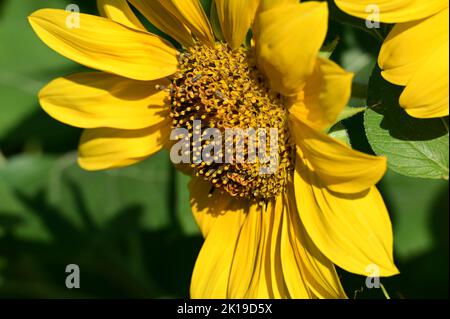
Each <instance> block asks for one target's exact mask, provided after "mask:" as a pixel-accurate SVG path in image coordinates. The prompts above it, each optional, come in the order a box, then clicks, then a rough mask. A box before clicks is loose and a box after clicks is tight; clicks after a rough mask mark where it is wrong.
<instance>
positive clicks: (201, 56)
mask: <svg viewBox="0 0 450 319" xmlns="http://www.w3.org/2000/svg"><path fill="white" fill-rule="evenodd" d="M179 61H180V71H179V72H178V74H176V75H175V77H174V78H173V80H172V84H171V85H170V87H169V88H168V89H169V90H170V104H171V113H170V115H171V117H172V119H173V123H172V126H173V127H174V128H183V129H187V130H188V131H189V136H188V137H186V138H187V140H189V142H190V143H191V159H192V164H191V166H192V168H193V169H194V170H195V172H196V174H197V176H203V177H204V178H205V179H206V180H208V181H210V182H211V184H212V185H213V186H214V187H215V188H218V189H221V190H224V191H226V192H227V193H229V194H230V195H232V196H239V197H245V198H250V199H253V200H256V201H259V202H261V203H262V202H266V201H267V200H270V199H272V198H274V197H276V196H277V194H279V193H280V192H281V191H283V189H284V188H285V186H286V183H287V176H288V175H289V172H290V171H291V170H292V169H293V167H292V166H293V165H292V154H291V153H292V151H293V147H292V146H291V142H290V136H289V131H288V126H287V119H288V114H287V110H286V108H285V106H284V101H283V98H282V97H281V96H280V95H279V94H277V93H275V92H273V91H271V90H270V89H269V88H268V87H267V85H266V82H265V81H264V78H263V76H262V75H261V73H260V72H259V71H258V69H257V67H256V62H255V59H254V56H253V54H252V52H251V51H249V50H246V49H244V48H240V49H238V50H230V49H229V48H228V47H227V46H226V45H224V44H220V43H218V44H216V46H215V47H208V46H194V47H191V48H190V49H188V50H187V51H186V52H185V53H182V54H180V57H179ZM198 120H200V121H201V128H202V130H204V129H206V128H216V129H219V130H220V131H221V132H225V131H226V129H234V128H239V129H241V130H247V129H254V130H258V129H263V130H267V131H268V130H270V129H276V130H277V140H278V145H277V150H276V155H277V157H276V159H277V160H276V163H272V162H271V165H273V164H275V167H273V168H274V170H273V172H272V173H270V174H262V173H261V167H262V165H263V164H264V165H267V163H262V162H261V161H260V158H259V157H256V161H250V160H249V159H250V158H253V159H254V158H255V154H254V149H255V147H253V148H252V147H249V146H250V145H249V144H250V143H253V142H254V140H251V139H250V138H249V136H244V137H242V138H243V141H244V145H245V147H244V160H243V161H239V162H238V161H235V162H231V163H230V162H226V161H225V160H224V157H225V154H224V153H225V152H226V151H225V148H226V147H227V146H230V145H233V143H235V144H234V145H236V143H237V142H238V141H237V139H238V138H239V137H237V136H233V137H231V138H228V139H225V138H224V141H223V142H224V143H223V149H222V152H220V153H219V154H215V158H214V161H213V160H211V161H210V160H205V159H201V160H200V161H199V160H198V159H199V156H201V154H202V149H203V148H204V147H205V145H208V144H210V142H208V141H206V142H202V143H201V144H198V143H195V142H194V141H192V137H193V136H194V134H195V133H196V132H195V131H194V130H198V128H195V127H194V126H193V123H194V121H198ZM197 133H198V132H197ZM271 138H272V136H270V137H268V138H267V140H266V141H265V144H266V145H265V148H261V146H262V144H261V143H262V142H261V141H260V140H256V150H257V151H259V150H262V149H264V150H265V152H266V153H267V154H269V152H270V145H271V144H270V139H271ZM260 144H261V145H260ZM254 145H255V144H252V146H254ZM236 155H237V154H236ZM218 157H219V158H220V160H219V161H217V160H218ZM272 160H273V158H272Z"/></svg>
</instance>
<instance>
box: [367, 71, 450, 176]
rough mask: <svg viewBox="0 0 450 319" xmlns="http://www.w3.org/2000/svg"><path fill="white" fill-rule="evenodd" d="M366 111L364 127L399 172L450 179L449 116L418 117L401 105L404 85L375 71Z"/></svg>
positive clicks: (390, 164) (368, 135) (373, 142)
mask: <svg viewBox="0 0 450 319" xmlns="http://www.w3.org/2000/svg"><path fill="white" fill-rule="evenodd" d="M369 88H370V92H369V104H370V105H374V107H373V109H370V110H368V111H366V114H365V130H366V135H367V138H368V140H369V143H370V145H371V146H372V148H373V150H374V151H375V153H376V154H378V155H386V156H387V157H388V164H389V167H390V168H391V169H392V170H393V171H396V172H398V173H400V174H403V175H407V176H411V177H420V178H431V179H448V176H449V134H448V129H447V127H448V124H445V123H446V122H447V121H448V118H447V119H429V120H423V119H416V118H412V117H411V116H409V115H408V114H407V113H406V112H405V111H404V110H403V109H402V108H401V107H400V106H399V105H398V98H399V95H400V93H401V91H402V88H400V87H395V86H393V85H390V84H389V83H387V82H386V81H384V80H383V79H382V78H381V75H380V74H379V70H377V72H375V73H374V75H373V77H372V79H371V83H370V86H369Z"/></svg>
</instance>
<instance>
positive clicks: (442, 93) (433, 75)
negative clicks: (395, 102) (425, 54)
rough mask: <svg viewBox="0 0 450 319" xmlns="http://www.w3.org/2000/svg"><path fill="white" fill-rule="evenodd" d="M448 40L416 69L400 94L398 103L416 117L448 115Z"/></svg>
mask: <svg viewBox="0 0 450 319" xmlns="http://www.w3.org/2000/svg"><path fill="white" fill-rule="evenodd" d="M447 36H448V34H447ZM448 59H449V42H448V41H447V42H444V43H443V44H442V45H441V47H440V48H438V49H437V50H436V51H435V52H434V53H433V54H432V55H431V56H430V57H429V58H428V59H427V60H426V61H425V62H424V63H423V64H422V65H421V66H420V68H419V69H418V70H417V72H416V73H415V74H414V76H413V77H412V79H411V80H410V81H409V82H408V84H407V86H406V88H405V90H404V91H403V93H402V95H401V96H400V105H401V106H402V107H403V108H405V109H406V112H408V114H409V115H411V116H414V117H418V118H433V117H443V116H448V105H449V104H448V93H449V92H448V91H449V83H448V78H449V74H448V70H449V64H448Z"/></svg>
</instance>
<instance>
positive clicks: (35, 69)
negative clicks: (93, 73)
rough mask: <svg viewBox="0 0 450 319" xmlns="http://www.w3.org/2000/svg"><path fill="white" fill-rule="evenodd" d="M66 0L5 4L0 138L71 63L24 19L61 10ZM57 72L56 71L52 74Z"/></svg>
mask: <svg viewBox="0 0 450 319" xmlns="http://www.w3.org/2000/svg"><path fill="white" fill-rule="evenodd" d="M68 3H69V1H57V0H44V1H13V0H8V1H5V3H4V4H3V8H2V17H1V19H0V43H2V48H1V49H0V96H1V98H2V105H1V107H0V111H1V113H2V115H1V116H0V139H2V138H3V137H5V135H6V134H8V133H9V132H10V131H11V130H12V129H13V128H14V127H16V126H17V125H18V124H19V123H21V122H22V121H24V119H26V118H27V117H28V116H30V114H32V113H33V112H34V111H36V110H39V109H38V108H37V93H38V91H39V89H40V88H41V87H43V86H44V85H45V84H46V83H47V82H49V81H50V80H51V79H52V78H54V77H55V76H56V74H58V73H61V72H62V73H61V74H64V73H67V70H66V71H64V69H67V68H69V67H71V66H73V65H74V63H72V62H70V61H69V60H67V59H65V58H63V57H62V56H60V55H58V54H57V53H55V52H53V51H52V50H50V49H49V48H48V47H47V46H46V45H45V44H43V43H42V42H41V41H40V40H39V38H38V37H37V36H36V35H35V34H34V32H33V31H32V29H31V27H30V25H29V23H28V20H27V16H28V15H29V14H31V13H32V12H33V11H35V10H37V9H40V8H45V7H53V8H61V9H64V8H65V6H66V5H67V4H68ZM56 70H58V72H56Z"/></svg>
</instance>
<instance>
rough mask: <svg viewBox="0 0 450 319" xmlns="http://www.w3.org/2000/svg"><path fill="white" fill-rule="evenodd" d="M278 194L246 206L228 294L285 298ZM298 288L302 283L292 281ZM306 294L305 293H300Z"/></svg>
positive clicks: (282, 206) (285, 287)
mask: <svg viewBox="0 0 450 319" xmlns="http://www.w3.org/2000/svg"><path fill="white" fill-rule="evenodd" d="M284 214H285V206H284V203H283V200H282V197H281V196H279V197H278V198H277V199H276V200H275V201H272V202H270V203H268V204H267V207H260V206H259V205H257V204H254V205H252V206H251V207H250V209H249V211H248V213H247V217H246V220H245V222H244V224H243V226H242V229H241V232H240V234H239V239H238V242H237V245H236V250H235V254H234V257H233V265H232V268H231V274H230V280H229V283H228V291H229V297H230V298H250V299H267V298H271V299H273V298H275V299H279V298H289V297H292V296H290V295H289V291H288V289H287V286H286V283H285V278H284V276H283V268H282V259H281V258H280V249H281V242H280V234H281V221H282V219H283V216H284ZM294 284H295V285H297V286H299V287H300V289H301V287H303V289H304V284H303V283H302V282H295V283H294ZM303 296H306V294H303Z"/></svg>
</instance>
